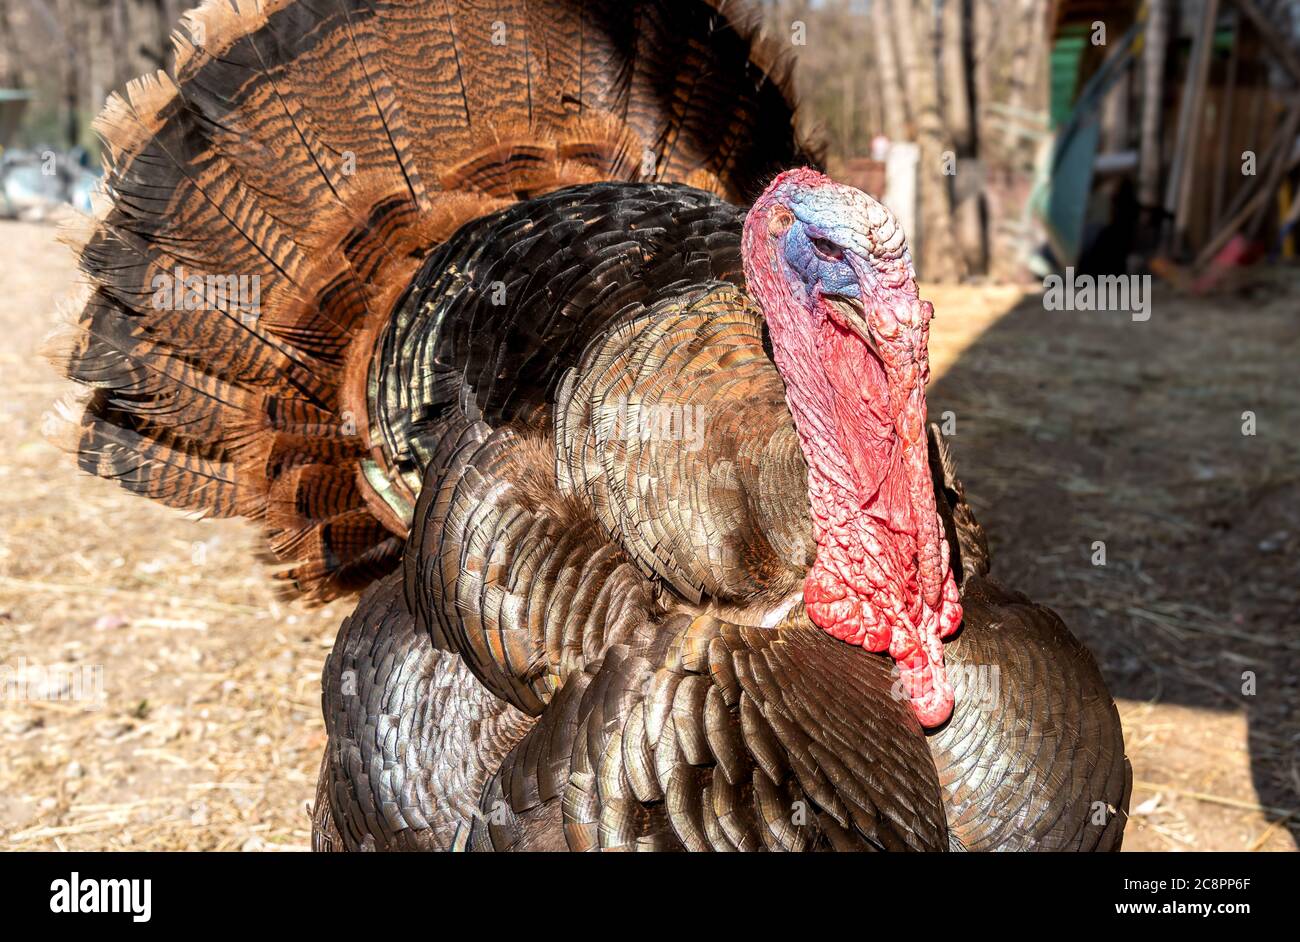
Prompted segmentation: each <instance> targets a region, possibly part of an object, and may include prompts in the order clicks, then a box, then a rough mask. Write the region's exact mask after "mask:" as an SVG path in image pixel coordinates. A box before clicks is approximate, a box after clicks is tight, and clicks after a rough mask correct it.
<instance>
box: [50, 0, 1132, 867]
mask: <svg viewBox="0 0 1300 942" xmlns="http://www.w3.org/2000/svg"><path fill="white" fill-rule="evenodd" d="M183 25H184V27H185V28H184V29H183V30H181V31H180V32H178V34H177V37H176V48H177V57H176V59H177V61H176V66H175V71H174V75H169V74H164V73H159V74H157V75H154V76H149V77H146V78H143V79H140V80H138V81H136V82H134V83H133V84H132V85H131V86H130V87H129V89H128V90H127V94H126V95H125V96H124V97H115V98H113V99H111V100H110V102H109V104H108V106H107V108H106V109H105V111H104V113H103V115H102V116H101V118H100V119H99V129H100V131H101V133H102V135H103V137H104V139H105V142H106V155H107V156H106V181H107V194H108V196H109V199H108V200H107V201H105V204H104V205H103V206H102V208H101V210H100V211H99V213H98V214H97V216H96V217H95V219H94V220H93V225H92V228H91V231H90V232H89V234H88V235H87V237H86V240H85V242H84V246H83V247H82V248H81V250H80V264H81V268H82V270H83V271H84V272H85V273H86V275H88V276H89V281H90V287H89V289H88V296H87V297H86V299H85V302H84V306H83V307H82V309H81V311H80V314H79V315H78V317H77V320H76V324H75V330H74V334H73V336H72V338H71V340H70V346H69V347H68V348H67V350H66V355H65V357H64V359H63V365H64V368H65V369H66V371H67V374H68V375H69V376H70V377H71V378H72V379H74V380H76V381H78V382H80V383H82V384H84V385H85V386H87V387H88V395H87V399H86V402H85V406H84V410H83V412H82V414H81V418H80V422H79V425H78V427H77V433H76V434H77V442H76V453H77V456H78V460H79V462H80V465H81V467H82V468H83V469H85V470H86V471H88V472H90V473H93V474H96V475H99V476H101V477H105V478H108V479H111V480H114V481H116V482H118V483H119V484H120V485H121V486H123V487H125V488H127V489H129V490H131V491H133V492H136V493H139V494H143V495H146V496H148V497H151V498H153V499H155V500H159V501H162V502H164V503H166V504H169V505H171V506H174V507H177V508H181V509H184V510H186V511H190V512H195V513H199V514H205V515H211V516H242V517H246V518H248V519H250V520H253V521H256V522H258V523H259V524H260V525H261V526H262V527H263V528H264V530H265V534H266V539H267V550H268V555H269V556H270V557H271V558H273V559H274V560H278V561H279V562H280V564H281V565H280V566H279V568H278V570H277V576H278V577H279V578H280V579H281V580H282V584H283V586H284V589H285V591H286V592H287V593H289V594H293V595H298V596H301V597H304V598H306V599H307V600H309V601H322V600H327V599H331V598H335V597H339V596H344V595H349V594H353V593H360V597H359V600H358V601H357V603H356V608H355V611H354V612H353V614H352V615H351V616H350V617H349V618H348V619H347V620H346V621H345V622H344V624H343V626H342V628H341V630H340V633H339V636H338V639H337V642H336V644H335V646H334V649H333V651H332V653H331V655H330V657H329V660H328V663H327V665H326V668H325V673H324V677H323V688H324V689H323V695H322V703H323V709H324V713H325V719H326V725H327V730H328V734H329V742H328V745H327V747H326V752H325V756H324V758H323V761H322V764H321V772H320V780H319V786H318V790H317V796H316V804H315V813H314V838H313V843H314V846H315V847H317V848H318V849H322V850H358V849H370V850H400V849H409V850H558V849H571V850H588V849H649V850H654V849H686V850H781V849H786V850H853V849H863V850H868V849H875V850H989V849H1001V850H1030V849H1034V850H1114V849H1118V848H1119V845H1120V841H1121V839H1122V836H1123V829H1124V822H1125V818H1126V812H1127V804H1128V799H1129V790H1130V784H1131V773H1130V770H1129V765H1128V762H1127V759H1126V758H1125V755H1124V743H1123V737H1122V733H1121V729H1120V724H1119V717H1118V714H1117V711H1116V708H1115V705H1114V702H1113V700H1112V698H1111V696H1110V694H1109V693H1108V692H1107V690H1106V687H1105V684H1104V682H1103V681H1102V678H1101V675H1100V673H1099V672H1098V670H1097V667H1096V664H1095V663H1094V661H1093V659H1092V657H1091V656H1090V655H1089V654H1088V652H1087V651H1086V650H1085V649H1084V648H1083V647H1082V646H1081V645H1080V644H1079V643H1078V642H1077V641H1076V640H1075V639H1074V638H1073V637H1072V636H1071V634H1070V633H1069V631H1068V630H1067V629H1066V628H1065V626H1064V625H1063V624H1062V623H1061V621H1060V619H1059V618H1057V616H1056V615H1055V614H1053V613H1052V612H1051V611H1049V610H1048V609H1046V608H1043V607H1041V606H1039V605H1035V604H1034V603H1032V602H1031V601H1030V600H1028V599H1027V598H1025V597H1024V596H1022V595H1019V594H1017V593H1015V592H1012V591H1009V590H1007V589H1005V588H1003V587H1001V586H1000V585H998V584H997V583H996V582H994V581H992V580H991V579H990V578H989V577H988V565H989V559H988V551H987V544H986V541H985V538H984V534H983V531H982V530H981V528H980V526H979V524H978V523H977V522H976V520H975V518H974V515H973V514H972V512H971V508H970V506H969V504H968V503H967V502H966V499H965V494H964V491H963V488H962V486H961V484H960V482H959V481H958V479H957V476H956V472H955V467H954V463H953V459H952V456H951V454H950V452H949V450H948V447H947V445H946V444H945V442H944V441H943V440H942V439H941V437H940V436H939V434H938V433H937V430H936V429H934V428H933V427H930V426H927V423H926V402H925V386H926V382H927V380H928V375H929V368H928V360H927V338H928V330H929V328H928V322H929V320H930V317H931V316H932V314H933V310H932V308H931V306H930V305H929V304H928V303H927V302H925V301H923V300H921V299H920V298H919V296H918V291H917V286H916V281H915V277H914V272H913V269H912V265H911V261H910V258H909V255H908V251H907V248H906V243H905V239H904V234H903V232H902V230H901V229H900V228H899V226H898V224H897V222H896V221H895V219H894V217H893V216H892V215H891V213H890V212H889V211H888V210H887V209H886V208H885V207H884V206H882V205H881V204H879V203H877V202H876V201H874V200H872V199H871V198H870V197H868V196H866V195H865V194H863V193H860V192H858V191H856V190H853V189H851V188H848V187H845V186H842V185H839V184H836V183H835V182H834V181H832V180H830V179H829V178H828V177H826V176H824V175H823V173H822V172H821V168H820V159H819V154H818V151H817V149H816V148H815V147H814V146H812V145H810V144H809V143H808V142H806V141H805V140H804V139H803V138H802V137H801V136H800V134H799V132H798V131H797V127H798V123H797V121H796V104H795V101H794V96H793V94H792V91H791V87H792V85H791V80H790V66H789V64H788V62H787V61H786V59H785V57H784V56H783V55H782V54H780V53H779V52H777V51H774V49H773V48H772V47H771V46H769V45H768V44H767V43H766V42H765V41H764V40H763V39H762V38H761V35H760V30H759V26H758V23H757V19H756V17H755V15H754V11H752V10H750V9H748V8H746V7H744V6H743V5H741V4H737V3H733V2H728V0H675V2H670V0H589V2H581V0H493V2H481V0H479V2H476V0H262V2H254V0H220V2H218V0H209V2H207V3H206V4H204V5H203V6H202V7H201V8H200V9H198V10H196V11H193V12H191V13H190V14H188V15H187V17H186V19H185V20H184V21H183Z"/></svg>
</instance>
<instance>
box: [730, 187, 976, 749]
mask: <svg viewBox="0 0 1300 942" xmlns="http://www.w3.org/2000/svg"><path fill="white" fill-rule="evenodd" d="M743 256H744V265H745V278H746V280H747V282H748V285H749V290H750V293H751V294H752V295H753V296H754V298H755V299H756V300H757V301H758V303H759V306H760V307H761V308H762V310H763V314H764V317H765V319H766V321H767V326H768V330H769V332H770V334H771V339H772V348H773V354H774V359H775V362H776V366H777V369H778V370H779V371H780V373H781V377H782V379H783V380H784V382H785V386H786V398H787V401H788V403H789V406H790V412H791V415H792V416H793V418H794V422H795V427H796V429H797V431H798V434H799V439H800V443H801V445H802V448H803V453H804V458H805V459H806V461H807V464H808V502H809V508H810V511H811V515H812V521H813V529H814V534H813V535H814V539H815V541H816V544H817V558H816V562H815V563H814V564H813V566H812V568H811V569H810V570H809V572H808V575H807V578H806V580H805V583H804V601H805V603H806V605H807V611H808V616H809V618H811V619H812V621H813V622H814V623H815V624H816V625H818V626H819V627H821V628H822V629H823V630H825V631H826V632H828V633H829V634H831V635H832V636H834V637H836V638H839V639H840V640H842V641H847V642H848V643H850V644H855V645H861V646H862V647H864V648H866V649H867V650H868V651H888V652H889V655H890V656H891V657H892V658H893V659H894V661H895V663H896V664H897V665H898V668H899V670H900V673H901V690H902V692H903V694H904V695H906V696H907V697H908V698H909V700H910V701H911V703H912V707H913V709H914V710H915V712H916V715H917V718H918V719H919V720H920V721H921V723H922V725H925V726H936V725H939V724H941V723H943V722H944V721H945V720H946V719H947V718H948V716H949V715H950V713H951V712H952V706H953V691H952V685H951V684H950V683H949V682H948V679H947V676H946V673H945V670H944V661H943V641H942V639H943V638H945V637H947V636H949V635H951V634H952V633H953V632H954V631H956V629H957V627H958V625H959V624H960V623H961V617H962V616H961V613H962V610H961V603H960V601H959V594H958V589H957V584H956V580H955V579H954V577H953V573H952V569H951V567H950V565H949V560H948V545H947V542H946V541H945V539H944V536H943V524H942V522H941V521H940V519H939V516H938V514H937V512H936V510H935V498H934V486H933V483H932V480H931V475H930V468H929V464H928V458H927V447H926V435H925V416H926V409H925V385H926V382H927V381H928V379H929V372H930V371H929V357H928V353H927V343H928V338H929V321H930V318H931V317H932V316H933V313H934V309H933V307H932V306H931V305H930V303H929V302H928V301H922V300H921V299H920V298H919V297H918V293H917V286H916V278H915V272H914V270H913V268H912V262H911V257H910V255H909V253H908V251H907V246H906V240H905V237H904V234H903V230H902V229H901V228H900V227H899V225H898V222H897V221H896V220H895V219H894V217H893V214H891V213H890V212H889V210H888V209H886V208H885V207H884V206H883V205H881V204H880V203H878V202H876V201H875V200H874V199H872V198H871V197H870V196H868V195H867V194H865V193H863V192H861V191H859V190H856V189H853V188H852V187H848V186H843V185H840V184H837V183H835V182H833V181H831V180H830V179H829V178H827V177H825V176H823V175H822V174H820V173H818V172H816V171H814V170H808V169H798V170H791V171H788V172H786V173H782V174H780V175H779V176H778V177H777V178H776V179H775V180H774V181H773V182H772V183H771V184H770V185H769V186H768V188H767V189H766V190H765V191H764V193H763V195H762V196H761V197H760V198H759V199H758V201H757V202H756V203H755V204H754V206H753V208H752V209H751V210H750V212H749V214H748V216H747V217H746V220H745V230H744V239H743Z"/></svg>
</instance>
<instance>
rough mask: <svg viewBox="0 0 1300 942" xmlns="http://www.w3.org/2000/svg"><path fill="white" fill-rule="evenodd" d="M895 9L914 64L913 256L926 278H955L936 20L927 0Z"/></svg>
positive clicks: (950, 159) (950, 154) (951, 154)
mask: <svg viewBox="0 0 1300 942" xmlns="http://www.w3.org/2000/svg"><path fill="white" fill-rule="evenodd" d="M897 10H898V12H899V13H901V14H902V15H901V16H899V17H898V19H899V21H900V22H899V27H900V29H899V44H900V48H902V47H903V46H908V47H909V49H910V52H909V53H908V54H906V55H904V56H902V57H901V58H902V60H903V61H905V62H909V63H911V65H912V67H911V68H910V69H907V73H908V79H909V90H910V93H911V94H910V100H911V105H912V114H913V117H914V118H915V120H916V140H917V144H918V147H919V157H920V160H919V163H918V166H917V188H918V191H919V195H920V204H921V225H920V230H921V231H920V233H919V236H920V238H919V241H920V247H919V251H917V250H914V252H913V257H914V258H915V259H917V261H918V262H919V264H918V266H917V267H918V268H919V269H920V271H921V274H922V276H923V277H924V278H925V279H927V280H929V281H957V280H960V279H961V277H962V276H963V275H964V274H965V272H964V267H965V266H964V265H963V264H962V259H961V257H960V256H959V254H958V252H957V244H956V239H955V238H954V236H953V212H952V210H953V205H952V176H951V174H950V171H951V170H953V169H955V163H954V161H955V154H956V152H955V151H954V149H953V146H952V140H951V138H950V137H949V136H948V134H947V131H946V129H945V127H944V121H943V114H942V113H941V111H940V107H939V63H938V59H937V57H936V56H935V54H934V51H935V48H936V43H937V41H938V37H939V32H938V29H939V27H938V22H939V21H938V17H937V16H935V15H934V14H933V7H932V5H931V3H930V2H929V0H911V2H907V0H903V2H900V3H899V5H898V7H897Z"/></svg>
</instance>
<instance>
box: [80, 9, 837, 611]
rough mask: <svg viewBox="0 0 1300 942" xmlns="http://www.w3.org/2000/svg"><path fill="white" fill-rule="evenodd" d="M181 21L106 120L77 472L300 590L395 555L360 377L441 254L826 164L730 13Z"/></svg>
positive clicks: (740, 15) (767, 53)
mask: <svg viewBox="0 0 1300 942" xmlns="http://www.w3.org/2000/svg"><path fill="white" fill-rule="evenodd" d="M182 26H183V29H182V30H180V31H178V33H177V34H175V35H174V37H173V41H174V43H175V45H176V68H175V72H174V75H168V74H166V73H161V72H160V73H157V74H155V75H152V76H146V77H144V78H141V79H138V80H136V81H135V82H133V83H131V85H130V86H129V87H128V88H127V91H126V94H125V95H124V96H120V97H119V96H114V97H113V98H112V99H110V101H109V103H108V105H107V107H106V108H105V110H104V112H103V114H102V115H101V116H100V118H99V120H98V123H97V128H98V130H99V132H100V134H101V135H102V136H103V138H104V143H105V152H106V157H105V164H106V178H105V180H106V191H107V194H108V196H109V197H110V200H109V201H108V202H109V205H108V206H107V207H106V208H105V209H104V210H103V211H102V212H101V213H99V215H98V216H97V218H96V219H95V220H94V221H93V228H92V231H91V234H90V235H89V238H88V239H87V241H86V242H85V244H84V246H83V247H82V248H81V251H80V265H81V268H82V270H83V271H84V272H85V273H86V275H88V276H89V279H90V283H91V293H90V296H89V299H88V300H87V301H86V303H85V306H84V308H83V309H82V310H81V311H80V313H79V314H78V315H77V318H76V323H75V335H74V337H73V340H72V345H71V350H70V352H69V353H68V354H67V355H66V357H65V359H64V362H63V367H64V369H65V370H66V372H67V374H68V376H69V377H71V378H72V379H74V380H76V381H78V382H80V383H83V384H85V385H87V386H89V387H90V388H91V392H90V395H89V397H88V399H87V402H86V405H85V409H84V412H83V414H82V416H81V420H80V425H79V430H78V441H77V445H76V448H77V453H78V460H79V462H80V465H81V467H82V468H84V469H85V470H86V471H89V472H91V473H93V474H97V475H99V476H101V477H105V478H109V479H112V480H115V481H117V482H118V483H120V484H121V485H122V486H123V487H125V488H127V489H128V490H131V491H134V492H136V493H140V494H144V495H146V496H148V497H151V498H154V499H155V500H159V501H162V502H163V503H166V504H169V505H171V506H174V507H178V508H183V509H185V510H188V511H192V512H196V513H199V514H202V515H210V516H243V517H247V518H250V519H253V520H256V521H259V522H261V523H262V524H263V525H264V527H265V528H266V533H267V538H268V541H269V550H270V553H271V554H272V556H273V557H274V558H275V559H277V560H280V561H282V562H286V563H289V564H290V565H289V566H288V567H287V568H285V569H284V570H283V571H282V572H281V573H280V575H281V576H282V577H283V578H285V579H286V580H287V581H286V584H285V585H286V589H287V590H288V591H289V592H290V593H291V594H293V593H297V594H301V595H303V596H305V597H307V598H308V599H311V600H316V601H323V600H327V599H329V598H332V597H335V596H337V595H340V594H343V593H347V592H351V591H355V590H358V589H360V588H361V587H363V586H364V585H366V584H367V583H369V582H371V581H373V580H374V579H376V578H378V577H379V576H381V575H383V574H384V573H386V572H388V571H390V570H391V569H393V568H394V567H395V566H396V565H397V562H398V559H399V555H400V552H401V547H402V543H403V538H404V536H405V522H404V521H403V520H401V519H399V518H398V517H397V516H396V515H395V514H394V512H393V511H392V510H391V509H390V505H391V503H392V502H391V501H386V500H385V499H383V497H382V496H381V492H382V491H383V490H384V489H385V488H389V487H393V486H398V484H400V482H397V484H395V483H394V482H393V480H392V477H393V476H392V475H390V474H389V473H388V470H387V465H386V463H385V455H384V453H383V446H382V443H381V442H380V441H379V440H378V438H377V437H376V438H375V439H374V440H372V438H371V434H370V429H369V427H368V399H367V373H368V368H369V364H370V358H371V351H372V347H373V340H374V338H375V336H376V335H377V333H378V332H379V330H380V328H381V327H382V325H383V324H384V322H385V320H386V318H387V317H388V315H389V313H390V312H391V311H392V310H393V309H394V307H395V306H396V304H397V303H398V301H399V300H400V299H401V296H402V294H403V292H404V290H405V288H406V286H407V284H408V283H409V281H410V279H411V277H412V275H413V274H414V273H415V271H416V270H417V268H418V267H419V265H420V263H421V260H422V259H423V258H424V257H426V256H427V255H428V253H429V252H430V250H431V249H432V248H433V247H435V246H436V245H438V244H439V243H440V242H442V241H444V240H445V239H447V238H448V237H449V236H450V235H451V233H453V232H454V231H455V230H456V229H457V228H458V227H459V226H461V225H462V224H463V223H465V222H467V221H469V220H471V219H474V218H476V217H478V216H481V215H483V214H485V213H488V212H491V211H493V210H496V209H499V208H500V207H502V206H503V205H506V204H507V203H509V202H511V201H514V200H519V199H526V198H529V197H532V196H536V195H540V194H543V193H546V192H549V191H551V190H554V189H557V188H560V187H564V186H568V185H573V184H578V183H589V182H595V181H601V180H631V181H637V180H660V181H674V182H684V183H689V184H691V185H694V186H698V187H700V188H702V189H707V190H710V191H712V192H715V193H717V194H719V195H721V196H723V197H725V198H728V199H731V200H736V201H743V200H746V199H748V198H752V197H753V196H754V195H756V194H757V193H758V192H759V191H760V190H761V189H762V186H763V184H764V183H765V181H766V179H767V178H768V177H769V176H770V175H771V174H772V173H775V172H776V171H778V170H780V169H782V168H784V167H787V166H790V165H793V164H801V163H814V164H815V163H816V162H817V155H816V154H815V153H814V152H813V150H812V149H811V148H810V147H809V145H807V144H806V143H804V142H803V141H802V139H801V138H800V136H799V134H798V133H797V131H796V130H795V104H794V101H793V95H792V92H791V82H790V77H789V67H788V62H787V61H786V60H785V59H784V58H783V57H782V56H780V55H778V54H775V53H774V52H773V49H772V48H771V47H770V46H769V45H767V44H766V43H765V42H764V41H763V40H762V39H761V37H760V32H759V27H758V25H757V20H756V17H755V15H754V11H753V10H751V9H750V8H749V7H746V6H742V5H740V4H736V3H733V2H728V0H677V2H669V0H499V2H494V3H490V4H489V3H481V2H472V0H207V2H206V3H204V4H203V6H201V7H200V8H199V9H197V10H194V11H192V12H190V13H189V14H187V15H186V17H185V18H184V19H183V21H182Z"/></svg>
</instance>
